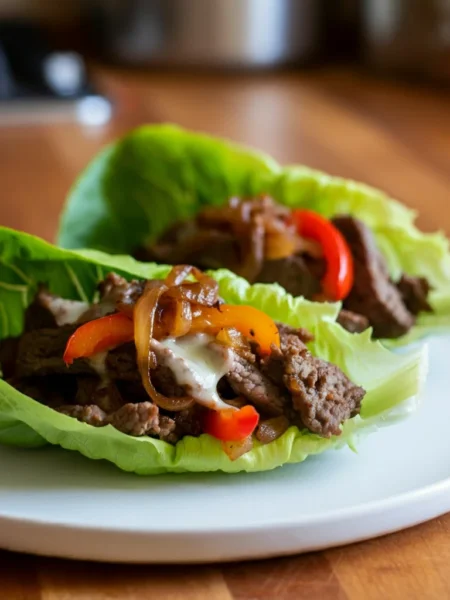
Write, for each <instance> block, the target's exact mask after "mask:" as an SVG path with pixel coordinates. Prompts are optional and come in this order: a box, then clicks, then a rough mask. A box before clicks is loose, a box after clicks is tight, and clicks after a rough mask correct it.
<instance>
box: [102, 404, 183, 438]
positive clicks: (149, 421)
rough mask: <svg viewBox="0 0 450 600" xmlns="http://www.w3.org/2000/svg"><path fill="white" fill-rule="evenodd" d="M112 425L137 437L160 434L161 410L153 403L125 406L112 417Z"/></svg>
mask: <svg viewBox="0 0 450 600" xmlns="http://www.w3.org/2000/svg"><path fill="white" fill-rule="evenodd" d="M110 423H111V425H112V426H113V427H115V428H116V429H118V430H119V431H122V433H127V434H128V435H133V436H136V437H139V436H142V435H154V434H158V433H159V431H160V428H159V409H158V407H157V406H156V404H153V402H139V404H131V403H130V404H125V405H124V406H122V408H120V409H119V410H118V411H116V412H115V413H114V414H113V415H111V417H110ZM174 428H175V424H174Z"/></svg>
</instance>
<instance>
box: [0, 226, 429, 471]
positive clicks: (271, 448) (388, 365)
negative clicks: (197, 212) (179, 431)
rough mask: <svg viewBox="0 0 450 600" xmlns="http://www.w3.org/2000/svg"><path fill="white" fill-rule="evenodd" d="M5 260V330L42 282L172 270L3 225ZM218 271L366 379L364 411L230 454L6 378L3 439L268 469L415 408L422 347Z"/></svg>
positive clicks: (77, 295)
mask: <svg viewBox="0 0 450 600" xmlns="http://www.w3.org/2000/svg"><path fill="white" fill-rule="evenodd" d="M0 265H1V267H0V272H1V277H0V339H3V338H7V337H14V336H18V335H20V334H21V332H22V330H23V327H24V312H25V309H26V307H27V306H28V305H29V303H30V302H31V300H32V298H33V296H34V294H35V293H36V291H37V289H38V286H39V284H40V283H45V284H47V285H48V287H49V289H50V291H51V292H53V293H54V294H57V295H59V296H62V297H64V298H68V299H73V300H82V301H87V302H92V301H93V298H94V295H95V290H96V285H97V283H98V282H99V281H101V280H102V279H103V278H104V277H105V275H106V274H108V273H109V272H111V271H114V272H115V273H117V274H119V275H122V276H123V277H125V278H126V279H128V280H130V279H132V278H144V279H152V278H160V277H164V276H165V275H166V274H167V272H168V270H169V267H166V266H161V265H155V264H149V263H139V262H137V261H135V260H134V259H132V258H130V257H127V256H120V255H108V254H104V253H102V252H100V251H95V250H78V251H71V250H65V249H61V248H58V247H55V246H52V245H50V244H48V243H46V242H44V241H43V240H41V239H39V238H36V237H33V236H31V235H28V234H25V233H21V232H17V231H12V230H9V229H6V228H0ZM212 275H213V277H214V278H215V279H216V280H217V281H218V283H219V288H220V295H221V296H222V297H223V299H224V300H225V301H226V302H227V303H230V304H250V305H252V306H254V307H256V308H259V309H260V310H262V311H264V312H266V313H267V314H268V315H269V316H271V317H272V318H273V319H274V320H278V321H281V322H283V323H286V324H288V325H291V326H294V327H299V326H302V327H306V328H308V329H309V330H310V331H311V332H312V333H313V334H314V335H315V340H314V341H312V342H310V343H309V349H310V350H311V352H312V353H313V354H315V355H317V356H319V357H321V358H323V359H325V360H328V361H330V362H333V363H335V364H336V365H338V366H339V367H340V368H341V369H342V370H343V371H344V372H345V373H346V374H347V375H348V376H349V377H350V378H351V380H352V381H354V382H355V383H357V384H359V385H362V386H363V387H364V388H365V389H366V391H367V394H366V396H365V397H364V400H363V403H362V409H361V414H360V415H359V416H357V417H354V418H352V419H350V420H349V421H347V422H346V423H345V424H344V426H343V430H342V434H341V435H340V436H334V437H331V438H328V439H324V438H322V437H319V436H318V435H315V434H312V433H310V432H308V431H304V430H303V431H301V430H299V429H298V428H297V427H290V428H289V429H288V430H287V431H286V433H285V434H284V435H283V436H282V437H280V438H279V439H277V440H276V441H274V442H272V443H270V444H267V445H260V444H258V443H256V444H255V446H254V448H253V449H252V450H251V451H250V452H248V453H247V454H245V455H243V456H242V457H240V458H239V459H238V460H236V461H231V460H230V459H229V458H228V457H227V456H226V454H225V453H224V452H223V450H222V447H221V445H220V442H219V441H218V440H216V439H215V438H213V437H211V436H209V435H206V434H202V435H201V436H200V437H198V438H194V437H189V436H187V437H184V438H183V439H182V440H180V441H179V442H178V443H177V444H176V445H171V444H168V443H166V442H164V441H160V440H156V439H152V438H150V437H142V438H133V437H131V436H128V435H125V434H123V433H120V432H119V431H117V430H116V429H114V428H113V427H112V426H110V425H108V426H106V427H103V428H95V427H92V426H90V425H87V424H85V423H80V422H78V421H77V420H75V419H73V418H71V417H68V416H66V415H64V414H61V413H58V412H56V411H55V410H53V409H52V408H49V407H47V406H45V405H43V404H40V403H39V402H36V401H35V400H33V399H31V398H30V397H28V396H26V395H24V394H22V393H20V392H19V391H17V390H16V389H14V388H13V387H11V386H10V385H9V384H8V383H6V382H5V381H4V380H2V379H0V443H3V444H9V445H12V446H20V447H26V448H36V447H40V446H43V445H45V444H53V445H59V446H61V447H63V448H65V449H68V450H76V451H78V452H80V453H82V454H83V455H85V456H86V457H88V458H91V459H105V460H108V461H110V462H112V463H114V464H115V465H117V466H118V467H119V468H120V469H123V470H125V471H131V472H134V473H137V474H140V475H150V474H156V473H164V472H184V471H217V470H222V471H225V472H238V471H263V470H269V469H273V468H275V467H278V466H280V465H283V464H286V463H296V462H301V461H303V460H304V459H305V458H306V457H307V456H308V455H313V454H318V453H321V452H323V451H324V450H327V449H330V448H337V447H340V446H342V445H345V444H349V445H350V446H351V447H353V445H354V442H355V437H356V436H357V434H359V433H360V432H362V431H367V430H370V429H372V428H376V426H377V425H382V424H386V423H390V422H393V421H395V420H396V419H398V418H401V417H404V416H405V415H406V414H408V413H409V412H410V411H411V409H412V408H414V406H415V401H414V398H416V397H417V394H418V393H419V391H420V388H421V385H422V383H423V381H424V377H425V375H426V357H427V351H426V347H423V348H422V349H419V350H416V351H414V352H412V353H402V354H394V353H392V352H391V351H389V350H388V349H386V348H385V347H383V346H382V345H381V344H380V343H379V342H374V341H372V340H371V339H370V332H369V331H368V332H365V333H363V334H359V335H351V334H349V333H348V332H346V331H345V330H343V329H342V328H341V327H340V325H338V324H337V323H336V322H335V319H336V315H337V312H338V306H337V305H335V304H325V303H323V304H318V303H312V302H308V301H306V300H304V299H302V298H293V297H292V296H289V295H288V294H287V293H286V292H285V291H284V290H283V289H282V288H281V287H280V286H278V285H262V284H260V285H254V286H250V285H249V284H248V283H247V282H246V281H245V280H243V279H241V278H239V277H237V276H235V275H233V274H232V273H230V272H229V271H226V270H220V271H217V272H214V273H212ZM411 399H413V400H411Z"/></svg>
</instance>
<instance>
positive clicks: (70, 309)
mask: <svg viewBox="0 0 450 600" xmlns="http://www.w3.org/2000/svg"><path fill="white" fill-rule="evenodd" d="M48 308H49V310H50V311H51V312H52V313H53V316H54V317H55V321H56V324H57V325H58V327H61V326H62V325H71V324H72V323H75V321H78V319H79V318H80V317H81V315H82V314H83V313H85V312H86V311H87V310H88V308H89V304H87V302H78V301H77V300H65V299H64V298H50V299H49V300H48Z"/></svg>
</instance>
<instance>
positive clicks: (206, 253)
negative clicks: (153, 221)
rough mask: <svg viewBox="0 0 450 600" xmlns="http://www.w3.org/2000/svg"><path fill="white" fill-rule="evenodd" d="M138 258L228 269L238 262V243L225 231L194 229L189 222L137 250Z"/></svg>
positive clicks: (206, 267)
mask: <svg viewBox="0 0 450 600" xmlns="http://www.w3.org/2000/svg"><path fill="white" fill-rule="evenodd" d="M135 256H136V258H138V259H139V260H147V261H154V262H158V263H164V264H169V265H176V264H189V265H195V266H196V267H198V268H199V269H219V268H221V267H227V268H229V269H232V268H233V267H236V265H238V264H239V257H240V254H239V243H238V242H237V240H236V237H235V236H234V235H233V234H232V233H230V232H227V231H219V230H217V229H197V228H196V226H195V225H194V224H193V222H187V223H184V224H182V226H180V225H178V226H177V228H176V229H175V228H174V229H172V230H171V231H170V232H169V233H168V235H167V236H164V238H161V240H159V241H158V242H157V243H156V244H155V245H153V246H151V247H150V248H147V249H142V248H141V249H140V250H138V251H137V253H136V254H135Z"/></svg>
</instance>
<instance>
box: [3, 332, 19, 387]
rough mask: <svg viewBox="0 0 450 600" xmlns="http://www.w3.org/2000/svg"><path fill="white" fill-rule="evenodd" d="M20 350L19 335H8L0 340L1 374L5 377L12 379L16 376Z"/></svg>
mask: <svg viewBox="0 0 450 600" xmlns="http://www.w3.org/2000/svg"><path fill="white" fill-rule="evenodd" d="M18 352H19V338H18V337H8V338H4V339H3V340H0V374H1V377H2V378H3V379H11V378H13V377H14V376H15V374H16V361H17V354H18Z"/></svg>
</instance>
